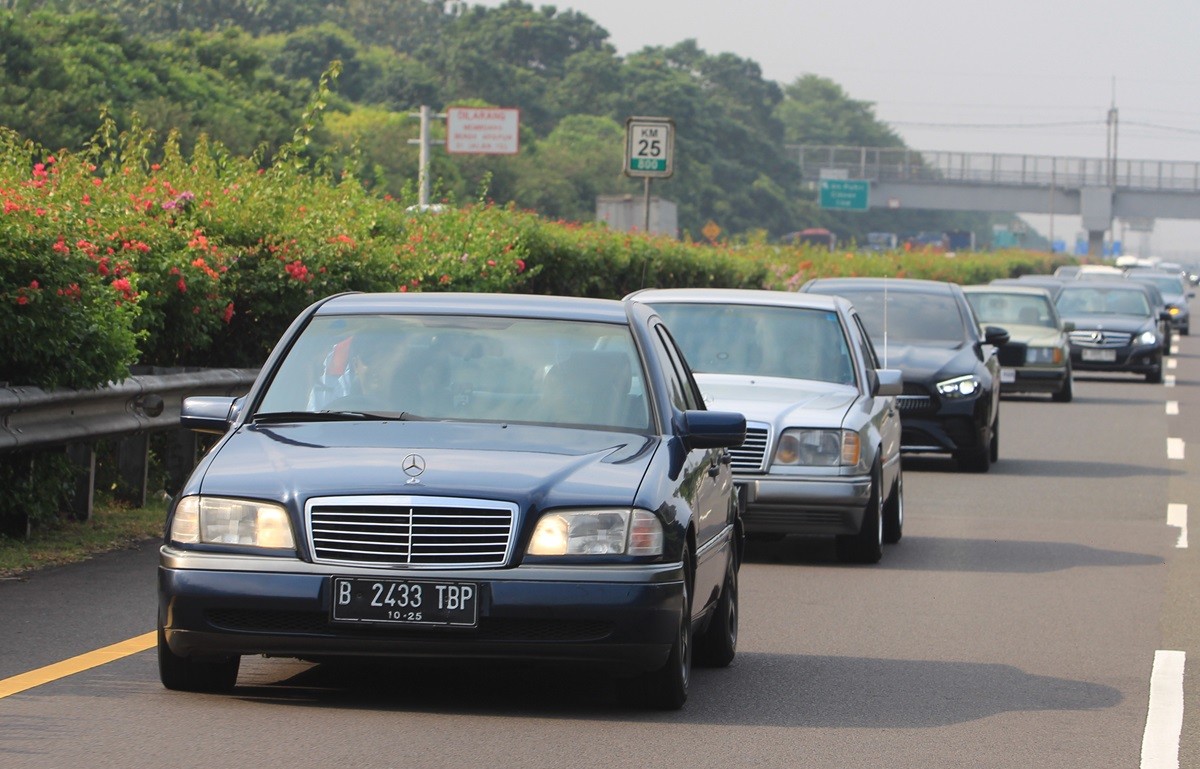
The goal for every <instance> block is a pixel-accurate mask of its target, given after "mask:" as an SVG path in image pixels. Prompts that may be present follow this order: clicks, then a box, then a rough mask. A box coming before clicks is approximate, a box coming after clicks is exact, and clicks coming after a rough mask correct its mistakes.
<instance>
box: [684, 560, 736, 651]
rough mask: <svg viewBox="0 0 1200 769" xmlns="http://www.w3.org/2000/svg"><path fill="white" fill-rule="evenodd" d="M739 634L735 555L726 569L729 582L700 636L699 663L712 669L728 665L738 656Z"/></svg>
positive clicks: (696, 647) (696, 644) (697, 642)
mask: <svg viewBox="0 0 1200 769" xmlns="http://www.w3.org/2000/svg"><path fill="white" fill-rule="evenodd" d="M737 637H738V567H737V558H736V557H735V556H731V557H730V559H729V565H728V566H727V567H726V568H725V584H724V585H723V586H722V587H721V597H720V599H718V601H717V608H716V611H714V612H713V616H712V619H710V620H709V622H708V627H707V628H705V629H704V632H703V633H701V634H700V635H698V636H696V641H695V644H694V648H695V659H694V661H695V663H696V664H697V665H703V666H705V667H710V668H724V667H728V666H729V663H731V662H733V658H734V657H735V656H736V655H737Z"/></svg>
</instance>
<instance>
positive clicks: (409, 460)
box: [158, 293, 746, 708]
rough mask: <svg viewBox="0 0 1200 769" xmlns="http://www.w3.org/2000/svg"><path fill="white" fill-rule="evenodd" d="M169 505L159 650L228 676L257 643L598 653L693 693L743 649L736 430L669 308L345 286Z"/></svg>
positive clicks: (202, 423)
mask: <svg viewBox="0 0 1200 769" xmlns="http://www.w3.org/2000/svg"><path fill="white" fill-rule="evenodd" d="M182 422H183V424H184V426H186V427H191V428H192V429H197V430H203V431H210V432H216V433H219V434H221V435H222V437H221V438H220V440H219V441H218V442H217V444H216V445H215V447H214V448H212V449H211V450H210V451H209V452H208V454H207V455H206V456H205V457H204V458H203V460H201V462H200V464H199V466H198V467H197V468H196V470H195V471H194V473H193V474H192V477H191V478H190V479H189V480H188V481H187V483H186V484H185V486H184V487H183V489H182V491H181V492H180V494H179V495H178V496H177V497H176V498H175V500H174V501H173V504H172V505H171V508H170V510H169V512H168V518H167V531H166V538H165V542H164V543H163V545H162V548H161V551H160V560H159V570H158V585H159V591H158V596H159V598H158V660H159V672H160V675H161V678H162V682H163V684H164V685H165V686H166V687H167V688H169V689H183V690H192V691H228V690H230V689H232V688H233V687H234V685H235V684H236V681H237V675H238V667H239V661H240V658H241V656H242V655H247V654H254V655H259V654H262V655H267V656H279V657H297V658H300V659H305V660H316V661H320V660H326V659H337V658H359V659H371V658H380V657H401V658H403V657H408V658H417V659H429V658H440V659H472V660H484V661H486V660H529V661H535V662H547V661H553V662H559V663H576V664H588V665H600V666H603V667H604V668H606V669H608V670H610V671H612V672H613V673H614V675H615V676H616V677H617V678H618V686H619V690H620V691H621V692H622V693H623V695H624V696H625V698H626V699H627V700H629V701H630V702H632V703H636V704H642V705H649V706H652V707H660V708H678V707H681V706H682V705H683V703H684V700H686V698H687V694H688V688H689V680H690V677H691V667H692V660H693V654H694V655H695V659H696V661H697V662H698V663H705V664H710V665H716V666H722V665H728V664H729V663H730V662H731V661H732V660H733V656H734V653H735V651H736V647H737V629H738V598H737V584H738V582H737V576H738V565H739V562H740V557H741V554H740V547H741V542H742V523H741V520H740V517H739V510H738V505H737V500H736V494H735V489H734V484H733V478H732V473H731V467H730V457H729V452H728V449H729V448H730V447H734V446H738V445H740V444H741V443H742V441H743V439H744V436H745V430H746V422H745V418H744V417H743V416H742V415H741V414H738V413H730V412H718V411H708V410H706V409H705V407H704V401H703V398H702V396H701V393H700V391H699V389H698V388H697V386H696V383H695V380H694V379H693V377H692V375H691V372H690V371H689V370H688V369H687V367H686V365H685V364H684V362H683V356H682V355H681V354H680V352H679V349H678V348H677V347H676V346H675V343H674V341H673V340H672V338H671V336H670V334H669V333H668V331H667V329H666V327H665V326H664V324H663V323H662V321H661V320H660V319H659V318H658V317H657V316H656V315H655V314H654V312H653V310H651V309H650V308H649V307H648V306H646V305H644V304H638V303H634V302H617V301H605V300H591V299H573V298H563V297H538V296H506V295H483V294H479V295H476V294H453V293H438V294H344V295H339V296H336V297H332V298H329V299H326V300H322V301H319V302H317V303H315V304H314V305H312V306H311V307H310V308H308V309H307V310H306V311H305V312H304V313H303V314H302V315H301V316H300V317H299V318H297V319H296V321H295V322H294V323H293V324H292V326H291V328H290V329H288V331H287V332H286V334H285V335H284V337H283V338H282V340H281V341H280V343H279V344H278V346H277V347H276V349H275V351H274V352H273V353H272V354H271V356H270V358H269V359H268V360H267V362H266V365H264V366H263V368H262V371H261V373H260V375H259V377H258V380H257V381H256V382H255V384H254V385H253V387H252V388H251V389H250V392H249V393H248V394H247V395H246V396H245V397H242V398H221V397H195V398H188V399H186V400H185V401H184V404H183V411H182Z"/></svg>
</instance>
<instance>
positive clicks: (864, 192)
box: [820, 179, 871, 211]
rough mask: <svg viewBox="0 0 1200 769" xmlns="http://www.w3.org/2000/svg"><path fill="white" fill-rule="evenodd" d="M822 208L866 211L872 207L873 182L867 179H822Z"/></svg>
mask: <svg viewBox="0 0 1200 769" xmlns="http://www.w3.org/2000/svg"><path fill="white" fill-rule="evenodd" d="M820 190H821V208H835V209H837V210H839V211H866V210H867V209H868V208H869V207H870V198H871V182H869V181H868V180H866V179H822V180H821V183H820Z"/></svg>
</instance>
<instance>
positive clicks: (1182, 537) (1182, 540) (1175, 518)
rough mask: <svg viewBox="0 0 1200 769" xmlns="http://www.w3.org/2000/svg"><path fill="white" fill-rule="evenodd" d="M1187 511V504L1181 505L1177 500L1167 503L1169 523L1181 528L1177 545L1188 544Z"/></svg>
mask: <svg viewBox="0 0 1200 769" xmlns="http://www.w3.org/2000/svg"><path fill="white" fill-rule="evenodd" d="M1187 513H1188V511H1187V505H1181V504H1178V503H1176V502H1172V503H1171V504H1169V505H1167V525H1168V526H1175V527H1177V528H1178V529H1179V540H1178V541H1177V542H1176V543H1175V547H1181V548H1186V547H1187V546H1188V541H1187V524H1188V514H1187Z"/></svg>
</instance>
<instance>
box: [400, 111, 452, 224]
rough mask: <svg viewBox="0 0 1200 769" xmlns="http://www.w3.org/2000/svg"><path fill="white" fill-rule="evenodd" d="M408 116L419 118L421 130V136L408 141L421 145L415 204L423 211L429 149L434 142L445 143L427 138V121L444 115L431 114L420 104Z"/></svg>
mask: <svg viewBox="0 0 1200 769" xmlns="http://www.w3.org/2000/svg"><path fill="white" fill-rule="evenodd" d="M408 116H409V117H419V118H421V130H420V134H419V135H420V137H421V138H419V139H409V140H408V143H409V144H419V145H421V151H420V160H419V161H418V162H419V168H418V171H417V205H418V206H419V207H420V209H419V210H421V211H424V210H425V208H426V207H427V206H428V205H429V162H430V159H429V155H430V153H429V150H430V147H432V146H433V145H434V144H445V143H446V142H444V141H433V140H431V139H430V138H429V121H430V120H431V119H432V118H438V119H439V120H444V119H445V118H446V116H445V115H444V114H438V115H435V114H433V110H432V109H430V108H429V107H428V106H427V105H421V111H420V112H410V113H408Z"/></svg>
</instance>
